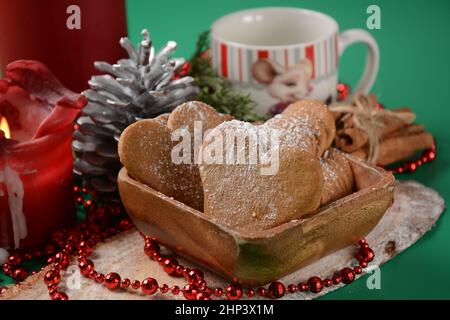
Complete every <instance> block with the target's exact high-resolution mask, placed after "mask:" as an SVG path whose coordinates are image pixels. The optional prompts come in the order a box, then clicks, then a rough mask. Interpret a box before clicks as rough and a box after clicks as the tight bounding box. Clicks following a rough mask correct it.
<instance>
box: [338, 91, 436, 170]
mask: <svg viewBox="0 0 450 320" xmlns="http://www.w3.org/2000/svg"><path fill="white" fill-rule="evenodd" d="M330 109H331V111H333V114H334V116H335V120H336V138H335V144H336V147H337V148H339V149H341V150H342V151H344V152H347V153H350V154H353V155H355V156H357V157H359V158H362V159H365V160H367V161H369V162H371V163H374V164H377V165H380V166H385V165H388V164H392V163H394V162H397V161H401V160H405V159H407V158H410V157H411V156H413V155H414V154H415V153H416V152H417V151H420V150H424V149H428V148H430V147H432V146H433V144H434V138H433V136H432V135H431V134H430V133H429V132H426V131H425V128H424V127H423V126H422V125H419V124H413V122H414V120H415V114H414V113H413V112H412V111H411V110H410V109H409V108H397V109H390V110H387V109H382V108H379V105H378V103H377V100H376V97H375V96H373V95H363V94H355V95H354V96H353V98H352V100H351V102H350V103H347V104H343V105H337V106H331V107H330Z"/></svg>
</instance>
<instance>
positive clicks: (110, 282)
mask: <svg viewBox="0 0 450 320" xmlns="http://www.w3.org/2000/svg"><path fill="white" fill-rule="evenodd" d="M104 284H105V286H106V287H107V288H108V289H109V290H115V289H118V288H119V287H120V284H121V282H120V276H119V274H118V273H116V272H110V273H108V274H107V275H106V276H105V280H104Z"/></svg>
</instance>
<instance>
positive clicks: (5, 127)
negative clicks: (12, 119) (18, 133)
mask: <svg viewBox="0 0 450 320" xmlns="http://www.w3.org/2000/svg"><path fill="white" fill-rule="evenodd" d="M0 130H2V131H3V132H4V133H5V138H6V139H10V138H11V130H10V129H9V124H8V120H6V117H2V120H0Z"/></svg>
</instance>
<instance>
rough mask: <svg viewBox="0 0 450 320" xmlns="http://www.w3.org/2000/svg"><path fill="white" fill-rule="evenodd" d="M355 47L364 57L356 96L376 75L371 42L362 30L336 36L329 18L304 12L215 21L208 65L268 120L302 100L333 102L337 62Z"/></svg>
mask: <svg viewBox="0 0 450 320" xmlns="http://www.w3.org/2000/svg"><path fill="white" fill-rule="evenodd" d="M358 42H361V43H364V44H365V45H366V46H367V48H368V54H367V61H366V64H365V69H364V73H363V75H362V77H361V80H360V82H359V84H358V85H356V86H355V92H363V93H368V92H369V91H370V89H371V88H372V85H373V83H374V81H375V78H376V75H377V72H378V63H379V50H378V45H377V42H376V41H375V39H374V38H373V37H372V36H371V35H370V33H368V32H367V31H366V30H363V29H350V30H346V31H344V32H342V33H340V32H339V25H338V23H337V22H336V21H335V20H334V19H333V18H332V17H330V16H328V15H326V14H324V13H321V12H317V11H312V10H307V9H299V8H289V7H268V8H255V9H249V10H243V11H238V12H235V13H232V14H229V15H226V16H224V17H221V18H219V19H218V20H217V21H216V22H214V23H213V25H212V28H211V55H212V66H213V68H214V70H215V71H216V73H217V74H218V75H221V76H222V77H225V78H227V79H228V80H230V81H231V83H232V84H233V86H234V87H235V88H236V89H238V90H240V91H242V92H244V93H248V94H250V96H251V98H252V99H253V100H254V101H255V102H256V103H257V112H258V113H259V114H261V115H267V114H270V113H271V112H272V110H273V109H274V108H275V107H279V106H281V108H277V109H278V110H279V109H283V106H287V105H288V104H290V103H292V102H295V101H297V100H301V99H305V98H309V99H318V100H321V101H323V102H326V103H331V102H333V101H334V100H335V99H336V85H337V83H338V65H339V57H340V56H341V55H342V53H343V52H344V51H345V50H346V48H347V47H348V46H350V45H351V44H354V43H358ZM356 67H357V66H356ZM361 69H362V67H361ZM280 104H281V105H280Z"/></svg>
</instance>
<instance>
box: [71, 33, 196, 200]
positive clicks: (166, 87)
mask: <svg viewBox="0 0 450 320" xmlns="http://www.w3.org/2000/svg"><path fill="white" fill-rule="evenodd" d="M120 45H121V46H122V47H123V48H124V49H125V50H126V51H127V53H128V56H129V58H128V59H121V60H119V61H117V63H116V64H114V65H111V64H109V63H107V62H100V61H98V62H95V68H96V69H97V70H99V71H101V72H104V73H106V74H104V75H99V76H93V77H92V78H91V80H90V81H89V86H90V89H88V90H86V91H84V92H83V95H84V96H85V97H86V98H87V99H88V101H89V103H88V105H87V106H86V107H85V108H84V109H83V111H82V114H81V116H80V117H79V118H78V119H77V125H78V130H75V131H74V134H73V144H72V147H73V150H74V153H75V161H74V173H75V174H76V175H78V176H80V177H81V180H82V182H83V185H84V186H87V187H89V188H91V189H93V190H95V191H97V192H98V193H100V194H101V196H102V197H103V198H104V199H107V200H118V193H117V173H118V171H119V170H120V168H121V165H120V162H119V156H118V153H117V143H118V140H119V137H120V134H121V133H122V131H123V130H124V129H125V128H126V127H127V126H129V125H130V124H132V123H133V122H135V121H137V120H139V119H146V118H153V117H156V116H158V115H160V114H162V113H166V112H170V111H172V110H173V109H174V108H175V107H176V106H177V105H179V104H181V103H183V102H185V101H187V100H188V99H189V98H190V97H192V96H193V95H195V94H197V93H198V88H197V87H196V86H195V85H194V79H193V78H191V77H187V76H186V77H181V78H178V79H174V75H175V74H176V72H177V71H178V70H179V69H180V68H181V67H182V66H183V65H184V63H185V60H184V59H182V58H173V59H171V58H170V57H169V56H170V54H171V53H172V52H173V51H175V48H176V43H175V42H173V41H169V42H168V43H167V44H166V45H165V46H164V47H163V48H162V49H161V50H160V51H159V52H157V53H155V51H154V48H153V46H152V41H151V39H150V37H149V33H148V31H147V30H143V31H142V41H141V42H140V44H139V46H138V48H137V49H135V48H134V46H133V44H132V43H131V41H130V40H129V39H128V38H122V39H121V40H120Z"/></svg>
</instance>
